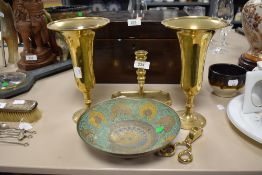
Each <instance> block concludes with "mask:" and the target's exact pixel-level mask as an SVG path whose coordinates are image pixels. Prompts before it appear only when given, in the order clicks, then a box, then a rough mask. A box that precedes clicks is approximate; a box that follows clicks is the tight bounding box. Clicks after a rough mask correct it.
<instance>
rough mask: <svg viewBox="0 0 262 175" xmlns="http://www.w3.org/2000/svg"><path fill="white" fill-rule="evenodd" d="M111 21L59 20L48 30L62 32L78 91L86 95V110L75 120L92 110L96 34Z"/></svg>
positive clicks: (74, 118) (88, 18)
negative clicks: (91, 95) (96, 31)
mask: <svg viewBox="0 0 262 175" xmlns="http://www.w3.org/2000/svg"><path fill="white" fill-rule="evenodd" d="M109 22H110V21H109V19H107V18H102V17H76V18H68V19H62V20H57V21H53V22H51V23H49V24H48V25H47V28H48V29H50V30H54V31H58V32H61V34H62V35H63V36H64V38H65V41H66V43H67V44H68V46H69V50H70V54H71V59H72V64H73V70H74V75H75V81H76V84H77V87H78V89H79V90H80V91H81V92H82V93H83V95H84V103H85V108H84V109H80V110H79V111H77V112H76V113H75V114H74V116H73V120H74V121H75V122H77V121H78V119H79V117H80V116H81V115H82V114H83V113H84V112H85V111H86V110H88V109H89V108H90V106H91V97H90V91H91V89H92V88H94V86H95V74H94V70H93V41H94V37H95V32H94V31H93V30H95V29H98V28H101V27H103V26H105V25H107V24H108V23H109Z"/></svg>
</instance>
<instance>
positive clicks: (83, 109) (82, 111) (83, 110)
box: [73, 108, 87, 123]
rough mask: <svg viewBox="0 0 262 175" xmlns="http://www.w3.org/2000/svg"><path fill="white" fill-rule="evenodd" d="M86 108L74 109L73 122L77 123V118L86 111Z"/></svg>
mask: <svg viewBox="0 0 262 175" xmlns="http://www.w3.org/2000/svg"><path fill="white" fill-rule="evenodd" d="M86 110H87V109H86V108H82V109H79V110H78V111H76V112H75V113H74V114H73V121H74V122H75V123H77V121H78V120H79V118H80V117H81V116H82V115H83V114H84V113H85V112H86Z"/></svg>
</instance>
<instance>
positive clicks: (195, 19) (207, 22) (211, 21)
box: [161, 16, 229, 30]
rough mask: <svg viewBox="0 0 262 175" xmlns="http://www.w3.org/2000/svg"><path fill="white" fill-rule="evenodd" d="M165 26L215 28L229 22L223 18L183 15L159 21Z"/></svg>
mask: <svg viewBox="0 0 262 175" xmlns="http://www.w3.org/2000/svg"><path fill="white" fill-rule="evenodd" d="M161 24H163V25H164V26H165V27H168V28H171V29H176V30H216V29H220V28H224V27H227V26H228V25H229V24H228V22H226V21H225V20H223V19H220V18H215V17H208V16H183V17H175V18H168V19H165V20H163V21H162V22H161Z"/></svg>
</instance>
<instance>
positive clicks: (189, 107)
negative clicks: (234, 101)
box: [162, 16, 228, 130]
mask: <svg viewBox="0 0 262 175" xmlns="http://www.w3.org/2000/svg"><path fill="white" fill-rule="evenodd" d="M162 24H163V25H164V26H165V27H168V28H171V29H174V30H177V36H178V39H179V44H180V49H181V62H182V72H181V82H180V84H181V87H182V89H183V91H184V93H185V95H186V107H185V110H182V111H178V114H179V117H180V120H181V128H183V129H187V130H189V129H191V128H193V127H198V128H203V127H204V126H205V124H206V119H205V118H204V117H203V116H202V115H201V114H199V113H197V112H194V111H193V100H194V97H195V95H197V94H198V92H199V91H200V89H201V86H202V79H203V71H204V64H205V58H206V52H207V48H208V44H209V42H210V40H211V38H212V36H213V35H214V33H215V30H216V29H219V28H224V27H226V26H227V25H228V23H227V22H226V21H224V20H221V19H218V18H211V17H206V16H187V17H179V18H170V19H166V20H163V21H162Z"/></svg>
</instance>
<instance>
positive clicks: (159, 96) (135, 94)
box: [112, 50, 172, 105]
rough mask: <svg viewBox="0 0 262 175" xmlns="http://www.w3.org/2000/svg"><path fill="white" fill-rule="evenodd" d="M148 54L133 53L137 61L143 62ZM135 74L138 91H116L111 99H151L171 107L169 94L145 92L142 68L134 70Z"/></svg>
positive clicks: (145, 52) (139, 51) (144, 75)
mask: <svg viewBox="0 0 262 175" xmlns="http://www.w3.org/2000/svg"><path fill="white" fill-rule="evenodd" d="M147 54H148V52H147V51H145V50H137V51H135V58H136V60H137V61H141V62H145V61H146V59H147ZM136 74H137V82H138V86H139V90H138V91H118V92H115V93H114V94H112V98H116V97H121V96H122V97H129V98H152V99H155V100H158V101H161V102H163V103H165V104H167V105H171V104H172V101H171V98H170V95H169V93H167V92H164V91H161V90H154V91H145V90H144V85H145V80H146V70H145V69H143V68H138V69H137V70H136Z"/></svg>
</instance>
